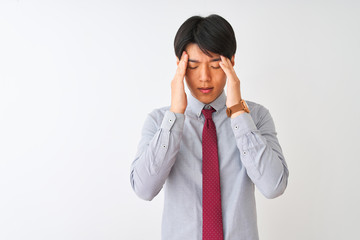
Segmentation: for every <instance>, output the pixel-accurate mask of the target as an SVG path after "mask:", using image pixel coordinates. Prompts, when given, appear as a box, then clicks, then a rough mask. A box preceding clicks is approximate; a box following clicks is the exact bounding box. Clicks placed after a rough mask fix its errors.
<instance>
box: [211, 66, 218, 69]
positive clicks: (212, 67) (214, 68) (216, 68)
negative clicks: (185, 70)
mask: <svg viewBox="0 0 360 240" xmlns="http://www.w3.org/2000/svg"><path fill="white" fill-rule="evenodd" d="M211 67H212V68H213V69H219V68H220V66H218V67H214V66H211Z"/></svg>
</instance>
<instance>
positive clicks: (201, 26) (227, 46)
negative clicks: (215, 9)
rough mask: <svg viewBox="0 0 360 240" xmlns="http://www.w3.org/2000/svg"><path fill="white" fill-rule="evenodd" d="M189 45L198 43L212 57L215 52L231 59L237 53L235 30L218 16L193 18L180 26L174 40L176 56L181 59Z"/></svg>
mask: <svg viewBox="0 0 360 240" xmlns="http://www.w3.org/2000/svg"><path fill="white" fill-rule="evenodd" d="M189 43H196V44H197V45H198V46H199V48H200V49H201V51H203V52H204V53H205V54H206V55H208V56H210V57H211V54H210V53H209V52H213V53H216V54H220V55H223V56H225V57H227V58H229V59H231V57H232V56H233V55H234V54H235V51H236V39H235V33H234V30H233V28H232V27H231V25H230V23H229V22H228V21H226V20H225V19H224V18H223V17H221V16H219V15H216V14H212V15H210V16H208V17H201V16H193V17H190V18H189V19H187V20H186V21H185V22H184V23H183V24H182V25H181V26H180V28H179V30H178V31H177V33H176V36H175V40H174V49H175V55H176V56H177V57H178V58H179V59H180V58H181V55H182V52H183V51H184V50H185V48H186V46H187V45H188V44H189Z"/></svg>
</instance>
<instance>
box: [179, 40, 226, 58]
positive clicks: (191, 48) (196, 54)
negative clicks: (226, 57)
mask: <svg viewBox="0 0 360 240" xmlns="http://www.w3.org/2000/svg"><path fill="white" fill-rule="evenodd" d="M185 51H186V53H187V54H188V55H189V61H190V62H192V61H191V60H194V61H196V62H211V61H212V60H217V59H218V58H220V55H219V54H216V53H213V52H209V53H210V54H211V55H212V57H210V56H208V55H206V54H205V53H204V52H203V51H201V49H200V48H199V46H198V45H197V44H196V43H189V44H188V45H187V46H186V48H185Z"/></svg>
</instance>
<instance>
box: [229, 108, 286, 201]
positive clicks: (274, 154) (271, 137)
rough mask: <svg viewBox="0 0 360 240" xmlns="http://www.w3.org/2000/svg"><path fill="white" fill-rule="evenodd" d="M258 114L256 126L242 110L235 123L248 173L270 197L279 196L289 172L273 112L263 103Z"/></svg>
mask: <svg viewBox="0 0 360 240" xmlns="http://www.w3.org/2000/svg"><path fill="white" fill-rule="evenodd" d="M252 111H253V110H252ZM258 114H259V116H261V117H260V119H261V120H260V121H259V122H258V123H257V124H256V125H255V123H254V122H253V120H252V118H251V116H250V114H248V113H242V114H240V115H239V116H237V117H235V118H233V119H231V126H232V129H233V131H234V134H235V139H236V144H237V147H238V149H239V151H240V155H241V161H242V163H243V165H244V166H245V168H246V170H247V174H248V176H249V177H250V179H251V180H252V181H253V183H254V184H255V185H256V187H257V188H258V189H259V191H260V192H261V193H262V194H263V195H264V196H265V197H266V198H275V197H278V196H280V195H281V194H282V193H283V192H284V191H285V189H286V186H287V180H288V175H289V171H288V168H287V165H286V162H285V158H284V156H283V153H282V150H281V147H280V144H279V141H278V139H277V137H276V135H277V133H276V131H275V125H274V121H273V119H272V117H271V115H270V113H269V111H268V110H267V109H266V108H264V107H262V106H261V107H260V108H259V109H258Z"/></svg>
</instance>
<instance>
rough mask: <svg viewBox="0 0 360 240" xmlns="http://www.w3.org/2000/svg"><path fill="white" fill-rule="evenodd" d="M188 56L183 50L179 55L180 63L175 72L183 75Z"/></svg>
mask: <svg viewBox="0 0 360 240" xmlns="http://www.w3.org/2000/svg"><path fill="white" fill-rule="evenodd" d="M188 58H189V56H188V55H187V53H186V52H185V51H184V52H183V54H182V55H181V59H180V63H179V66H178V69H177V73H178V74H180V75H181V76H185V73H186V68H187V62H188Z"/></svg>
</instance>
